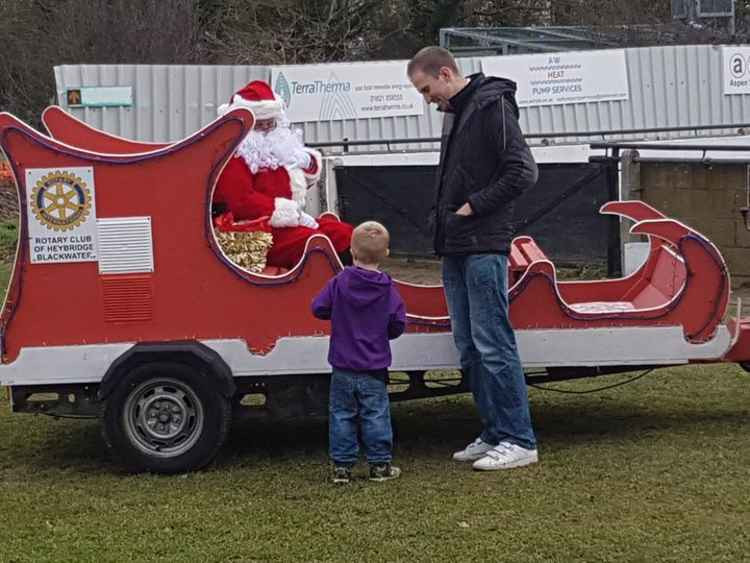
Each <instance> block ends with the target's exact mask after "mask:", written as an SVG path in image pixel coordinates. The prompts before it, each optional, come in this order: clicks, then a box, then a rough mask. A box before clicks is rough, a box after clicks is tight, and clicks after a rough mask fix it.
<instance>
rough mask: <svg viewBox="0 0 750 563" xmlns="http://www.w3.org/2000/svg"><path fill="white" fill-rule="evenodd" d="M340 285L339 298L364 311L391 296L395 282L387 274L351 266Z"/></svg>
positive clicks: (342, 275) (341, 278)
mask: <svg viewBox="0 0 750 563" xmlns="http://www.w3.org/2000/svg"><path fill="white" fill-rule="evenodd" d="M338 283H339V291H338V294H339V298H344V299H346V301H347V302H349V303H350V304H351V305H352V307H354V308H356V309H360V308H362V309H364V308H367V307H369V306H371V305H372V304H373V303H374V302H376V301H378V300H379V299H382V298H383V297H387V296H389V295H390V291H391V284H392V283H393V282H392V280H391V277H390V276H389V275H388V274H386V273H383V272H375V271H372V270H366V269H364V268H358V267H356V266H349V267H347V268H346V269H344V272H343V273H342V274H341V276H340V278H339V282H338Z"/></svg>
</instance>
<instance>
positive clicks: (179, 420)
mask: <svg viewBox="0 0 750 563" xmlns="http://www.w3.org/2000/svg"><path fill="white" fill-rule="evenodd" d="M231 414H232V411H231V407H230V404H229V401H228V400H227V398H226V397H224V396H222V395H221V393H219V392H218V391H217V389H216V386H215V385H212V379H211V377H207V376H205V375H203V374H201V373H199V372H198V370H196V368H194V367H192V366H189V365H186V364H180V363H177V362H152V363H148V364H143V365H140V366H137V367H135V368H134V369H133V370H131V371H130V372H128V373H127V374H124V375H123V377H122V378H121V381H120V382H119V383H118V385H117V386H116V387H115V388H114V390H113V391H112V393H111V395H110V396H109V397H108V399H107V403H106V406H105V409H104V426H103V431H104V439H105V441H106V443H107V446H108V447H109V449H110V450H111V451H112V453H113V455H114V456H115V457H116V458H118V459H119V460H120V461H121V462H122V463H123V464H124V465H126V466H127V467H128V468H129V469H131V470H134V471H152V472H154V473H182V472H185V471H193V470H196V469H200V468H201V467H204V466H205V465H207V464H208V463H210V462H211V461H212V460H213V459H214V457H215V456H216V454H217V453H218V451H219V448H221V445H222V444H223V443H224V440H225V439H226V437H227V434H228V432H229V426H230V422H231Z"/></svg>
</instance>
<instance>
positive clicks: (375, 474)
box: [370, 463, 401, 481]
mask: <svg viewBox="0 0 750 563" xmlns="http://www.w3.org/2000/svg"><path fill="white" fill-rule="evenodd" d="M399 475H401V470H400V469H399V468H398V467H394V466H392V465H391V464H390V463H373V464H372V465H370V481H390V480H391V479H398V477H399Z"/></svg>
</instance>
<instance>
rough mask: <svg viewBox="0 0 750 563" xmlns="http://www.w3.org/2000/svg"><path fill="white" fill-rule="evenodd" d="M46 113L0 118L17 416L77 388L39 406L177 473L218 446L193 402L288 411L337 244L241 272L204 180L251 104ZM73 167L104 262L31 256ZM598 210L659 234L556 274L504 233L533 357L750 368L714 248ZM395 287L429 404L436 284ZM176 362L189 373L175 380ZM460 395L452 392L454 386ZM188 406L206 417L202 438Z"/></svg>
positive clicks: (447, 338)
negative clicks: (7, 168)
mask: <svg viewBox="0 0 750 563" xmlns="http://www.w3.org/2000/svg"><path fill="white" fill-rule="evenodd" d="M43 120H44V123H45V125H46V127H47V129H48V131H49V132H50V134H51V137H48V136H45V135H42V134H40V133H38V132H37V131H35V130H34V129H32V128H30V127H28V126H27V125H26V124H24V123H22V122H20V121H19V120H17V119H16V118H14V117H13V116H11V115H9V114H0V147H1V148H2V150H3V151H4V152H5V154H6V155H7V156H8V159H9V161H10V164H11V167H12V170H13V174H14V177H15V180H16V184H17V188H18V194H19V201H20V209H21V225H20V242H19V247H18V251H17V256H16V261H15V266H14V269H13V274H12V278H11V282H10V286H9V288H8V293H7V296H6V301H5V305H4V308H3V311H2V317H1V323H0V330H1V336H2V340H1V342H2V365H0V383H2V384H3V385H6V386H9V387H10V388H11V393H12V396H13V399H14V409H15V410H20V411H23V410H26V411H29V410H33V409H34V407H33V406H32V404H31V401H30V400H29V398H30V397H31V396H32V395H33V394H34V393H36V392H40V391H55V392H57V391H59V390H60V389H64V390H65V392H66V393H70V394H71V395H72V396H75V397H76V401H74V402H73V406H71V405H67V406H61V405H60V401H58V402H57V403H45V402H41V403H40V404H41V405H42V407H36V408H38V409H39V408H47V409H51V410H55V412H69V411H70V409H73V412H74V413H76V414H92V413H94V414H100V413H102V412H103V414H104V418H105V429H108V436H109V439H110V443H111V444H112V445H113V447H115V448H117V449H119V450H121V451H124V452H125V454H124V456H123V457H125V458H126V461H127V462H128V463H130V464H131V465H133V466H135V467H139V468H148V469H152V470H155V471H179V470H184V469H189V468H194V467H199V466H200V465H202V464H205V463H207V462H208V461H210V459H211V458H212V457H213V455H214V454H215V449H212V448H209V447H208V446H204V447H202V448H201V447H200V444H205V443H212V441H214V442H216V441H219V442H220V441H221V436H220V434H221V433H222V432H224V431H225V429H222V428H221V427H220V426H221V425H220V421H219V422H216V425H215V427H214V426H212V425H211V424H209V422H211V420H213V419H211V420H209V418H210V417H209V414H208V411H207V410H201V409H200V408H198V406H196V405H198V404H200V405H203V404H204V403H205V404H210V405H212V409H211V412H214V410H215V409H218V410H219V411H221V412H224V410H222V409H228V408H230V407H229V405H231V403H232V401H236V400H237V398H238V397H240V398H241V396H242V395H244V394H246V393H255V392H257V393H263V394H266V395H267V396H268V401H269V406H270V407H274V406H276V407H278V408H281V409H282V410H283V409H286V408H287V407H288V406H289V404H290V403H294V405H297V404H298V403H297V402H295V401H298V402H299V404H302V403H304V401H307V400H308V399H309V396H310V393H308V392H307V391H309V386H310V385H313V384H314V385H317V384H321V385H324V382H325V379H324V377H325V374H327V373H328V370H329V367H328V365H327V362H326V352H327V338H326V337H325V334H326V332H327V330H328V325H327V324H326V323H323V322H320V321H318V320H316V319H314V318H313V317H312V315H311V314H310V313H309V306H310V302H311V300H312V298H313V297H314V295H315V294H316V293H317V292H318V291H319V290H320V288H321V287H322V286H323V285H324V284H325V282H326V281H327V280H328V279H329V278H330V277H331V276H333V275H335V273H336V272H338V271H339V270H340V269H341V268H342V265H341V263H340V262H339V259H338V257H337V254H336V253H335V251H334V249H333V247H332V246H331V243H330V241H329V240H328V239H327V238H326V237H324V236H314V237H312V238H311V239H310V240H309V241H308V244H307V248H306V250H305V253H304V256H303V259H302V260H301V261H300V263H299V264H297V266H296V267H295V268H293V269H292V270H290V271H289V272H286V273H284V274H283V275H278V276H271V275H257V274H253V273H250V272H248V271H245V270H243V269H242V268H240V267H238V266H237V265H235V264H234V263H232V262H231V261H230V260H229V259H228V258H227V257H226V256H225V255H224V254H223V252H222V251H221V249H220V247H219V246H218V244H217V242H216V239H215V236H214V233H213V228H212V224H211V220H210V213H209V206H210V201H211V195H212V190H213V187H214V184H215V181H216V178H217V176H218V174H219V173H220V171H221V170H222V167H223V166H224V164H225V163H226V161H227V160H228V159H229V158H230V156H231V155H232V153H233V152H234V150H235V148H236V146H237V145H238V143H239V142H240V141H241V139H243V138H244V136H245V135H246V133H247V132H248V131H249V130H250V128H251V127H252V124H253V116H252V114H251V113H250V112H249V111H247V110H235V111H232V112H230V113H228V114H226V115H224V116H222V117H221V118H219V119H217V120H216V121H214V122H213V123H211V124H209V125H207V126H206V127H205V128H203V129H202V130H200V131H199V132H197V133H195V134H194V135H192V136H191V137H189V138H187V139H185V140H183V141H180V142H178V143H174V144H170V145H166V144H151V143H141V142H135V141H130V140H127V139H122V138H118V137H115V136H113V135H109V134H107V133H104V132H101V131H98V130H96V129H93V128H91V127H89V126H88V125H86V124H84V123H82V122H80V121H78V120H76V119H75V118H73V117H71V116H69V115H68V114H66V113H65V112H63V111H62V110H60V109H59V108H54V107H53V108H49V109H47V110H46V111H45V113H44V116H43ZM66 170H89V171H90V174H91V178H92V182H93V186H92V187H94V188H95V206H92V207H91V210H92V211H93V210H94V209H95V215H96V216H95V219H96V221H97V229H98V231H97V232H98V254H97V258H96V259H95V260H89V261H72V262H55V263H44V261H42V262H39V260H38V259H37V260H35V259H33V258H34V257H33V256H32V253H34V252H35V242H34V237H32V236H31V235H30V228H29V226H30V222H31V221H37V220H38V216H30V213H29V209H32V208H33V209H36V211H37V213H39V211H40V206H41V207H44V205H45V202H44V200H43V198H42V199H39V200H33V201H32V200H31V199H30V197H31V196H32V195H35V197H37V198H40V197H41V196H39V185H40V184H39V183H38V182H37V184H35V185H30V183H29V182H30V180H29V179H30V178H37V177H39V176H40V175H43V174H47V176H42V177H43V178H47V177H48V175H49V174H52V175H54V174H55V173H62V172H64V171H66ZM61 189H62V188H61ZM55 197H58V198H59V199H60V201H63V200H64V199H65V197H67V196H66V195H65V193H63V192H60V193H58V194H55V193H50V195H49V198H50V200H54V198H55ZM34 205H36V207H34ZM60 205H63V203H61V204H60ZM601 211H602V212H603V213H612V214H617V215H621V216H624V217H627V218H629V219H631V220H633V221H635V225H634V226H633V227H632V229H631V232H633V233H636V234H641V235H645V236H647V237H648V238H649V240H650V253H649V256H648V258H647V260H646V261H645V262H644V264H643V265H642V266H641V267H640V268H639V269H638V270H637V271H636V272H635V273H633V274H632V275H630V276H627V277H625V278H622V279H614V280H599V281H569V282H560V281H558V280H557V279H556V275H555V267H554V265H553V264H552V263H551V262H550V261H549V260H548V259H547V258H546V256H545V255H544V253H543V251H542V250H541V249H539V247H538V246H537V245H536V244H535V242H534V241H533V239H531V238H530V237H518V238H516V239H515V240H514V241H513V243H512V248H511V254H510V260H509V262H510V280H511V283H512V285H511V287H510V300H511V308H510V310H511V320H512V323H513V326H514V327H515V329H516V334H517V339H518V344H519V349H520V353H521V358H522V361H523V363H524V365H525V366H526V367H542V368H554V367H569V368H570V367H575V368H579V367H580V368H583V367H597V368H599V367H602V368H609V369H611V370H615V369H622V370H626V369H632V368H633V367H634V366H662V365H675V364H684V363H688V362H708V361H713V362H716V361H733V362H741V363H743V365H745V366H746V363H747V362H748V361H749V360H750V323H749V322H748V321H738V320H732V321H730V322H729V323H727V324H725V323H723V322H722V318H723V316H724V314H725V312H726V309H727V305H728V302H729V293H730V283H729V274H728V272H727V269H726V266H725V264H724V261H723V259H722V257H721V254H720V253H719V251H718V250H717V248H716V247H715V246H714V245H713V244H712V243H711V242H710V241H709V240H708V239H706V238H705V237H704V236H702V235H701V234H700V233H698V232H696V231H694V230H692V229H690V228H689V227H688V226H685V225H683V224H681V223H680V222H678V221H675V220H673V219H669V218H667V217H664V216H663V215H662V214H661V213H659V212H658V211H657V210H655V209H653V208H651V207H649V206H648V205H646V204H644V203H642V202H639V201H631V202H610V203H608V204H606V205H604V206H603V208H602V210H601ZM62 215H63V213H62V212H61V213H60V216H61V217H62ZM51 224H54V222H53V223H51ZM136 227H137V228H136ZM37 228H38V225H37ZM35 236H36V235H35ZM144 256H145V261H144ZM129 257H133V258H132V261H130V258H129ZM133 264H135V266H133ZM143 264H146V266H144V265H143ZM396 283H397V284H398V288H399V291H400V292H401V294H402V296H403V298H404V300H405V302H406V307H407V313H408V326H407V334H406V335H404V336H403V337H402V338H399V339H398V340H396V341H394V346H393V352H394V354H393V355H394V363H393V367H392V369H393V371H401V372H407V373H408V374H409V375H410V379H411V384H412V385H411V386H410V388H409V390H407V392H405V394H404V395H403V397H402V398H412V397H418V396H426V395H427V394H429V393H428V389H427V388H426V387H425V386H424V382H423V379H422V377H423V375H424V373H425V372H426V371H428V370H435V369H455V368H456V367H457V358H456V353H455V348H454V346H453V342H452V337H451V334H450V322H449V319H448V316H447V312H446V305H445V301H444V297H443V292H442V288H441V287H440V286H420V285H416V284H410V283H405V282H396ZM260 321H262V322H260ZM165 365H167V366H170V365H171V366H172V367H171V368H169V369H167V368H165V367H164V366H165ZM174 366H178V367H174ZM179 366H181V367H179ZM149 369H152V370H153V371H152V372H150V371H148V370H149ZM159 369H161V370H162V371H161V372H160V371H159ZM144 370H145V372H144ZM180 370H183V371H180ZM185 370H188V371H189V370H193V372H195V373H194V374H193V375H191V376H190V377H188V375H180V374H184V373H186V372H185ZM144 373H146V375H144ZM164 373H168V374H169V375H168V376H167V375H164ZM582 373H583V372H582ZM134 374H135V375H134ZM175 374H177V375H175ZM196 374H199V375H196ZM199 376H200V377H203V378H208V380H209V381H212V382H213V385H212V386H211V387H210V389H203V388H202V387H201V386H200V385H199V384H193V383H191V382H193V381H195V379H194V378H200V377H199ZM139 378H140V379H139ZM191 378H192V379H191ZM144 381H145V383H144ZM154 382H156V383H154ZM276 383H279V385H276V386H274V385H275V384H276ZM300 383H302V384H304V385H308V387H307V388H306V389H307V391H305V392H303V393H301V394H300V395H293V396H294V397H296V398H295V399H293V400H292V401H289V400H288V397H289V396H288V395H284V393H287V392H290V393H294V391H290V390H291V389H293V388H294V387H295V385H296V384H300ZM149 385H151V386H150V387H149ZM144 386H145V387H144ZM143 389H145V390H143ZM154 389H157V390H158V391H154ZM280 389H283V391H279V394H278V395H274V394H273V392H272V390H280ZM463 390H465V386H464V385H460V386H458V387H457V388H455V389H454V390H453V391H463ZM446 392H450V391H446ZM154 393H157V394H158V396H159V397H161V399H159V401H158V404H160V405H164V404H166V405H168V406H169V407H170V408H172V409H177V411H175V412H179V413H180V415H179V416H177V418H178V419H179V423H174V422H171V423H169V424H174V425H179V424H183V425H184V424H186V422H185V420H186V419H189V418H190V416H189V415H190V414H191V413H192V416H193V418H192V420H193V426H192V427H191V428H187V429H185V430H180V431H179V432H178V431H177V430H175V431H174V432H175V435H174V436H173V435H172V434H169V429H170V428H172V427H171V426H169V424H167V423H164V424H165V426H164V427H165V428H166V430H164V431H161V430H160V428H161V423H160V422H158V420H160V419H159V418H155V419H152V418H149V417H151V415H152V414H153V413H154V412H156V410H155V409H152V410H149V409H150V408H151V407H150V406H149V407H148V408H147V406H148V405H151V404H152V403H151V402H149V401H154V399H153V396H154ZM159 393H160V394H159ZM134 394H135V395H136V396H135V398H134V396H133V395H134ZM316 396H318V395H316ZM191 397H195V398H193V399H190V398H191ZM277 397H281V398H277ZM284 397H286V398H284ZM189 399H190V400H189ZM191 401H192V402H191ZM282 403H283V404H282ZM154 404H156V403H154ZM191 405H192V407H191ZM308 407H310V408H307V409H306V410H307V411H308V412H309V411H315V409H316V408H318V410H320V405H316V404H312V405H309V404H308ZM201 408H202V407H201ZM59 409H63V410H62V411H61V410H59ZM64 409H68V410H67V411H66V410H64ZM76 409H77V410H76ZM129 409H130V410H129ZM199 412H200V413H203V414H202V415H201V416H203V417H204V418H203V419H201V420H200V428H199V429H198V426H199V425H198V422H196V421H197V420H199V418H200V417H199V416H198V414H197V413H199ZM157 414H158V413H157ZM155 416H156V415H155ZM159 416H161V415H159ZM153 420H156V421H157V422H153ZM170 420H171V419H170ZM123 421H124V422H123ZM152 423H153V424H152ZM180 428H182V427H180ZM212 429H213V430H212ZM206 433H208V434H206ZM196 444H197V445H196ZM165 452H166V453H165ZM170 452H171V453H170Z"/></svg>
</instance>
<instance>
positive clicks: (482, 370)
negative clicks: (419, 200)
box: [443, 254, 536, 449]
mask: <svg viewBox="0 0 750 563" xmlns="http://www.w3.org/2000/svg"><path fill="white" fill-rule="evenodd" d="M507 264H508V259H507V257H506V256H504V255H502V254H473V255H467V256H446V257H444V258H443V286H444V287H445V297H446V299H447V301H448V311H449V313H450V316H451V325H452V327H453V338H454V340H455V342H456V347H457V348H458V353H459V357H460V362H461V369H462V370H463V372H464V376H465V377H468V380H469V386H470V388H471V392H472V393H473V395H474V402H475V403H476V406H477V410H478V411H479V417H480V419H481V421H482V426H483V430H482V434H481V435H480V438H482V440H483V441H484V442H486V443H488V444H492V445H496V444H498V443H499V442H501V441H508V442H511V443H514V444H517V445H519V446H521V447H523V448H528V449H534V448H536V438H535V437H534V430H533V428H532V426H531V415H530V414H529V397H528V392H527V390H526V382H525V380H524V374H523V368H522V367H521V360H520V358H519V356H518V349H517V347H516V338H515V336H514V334H513V328H512V327H511V325H510V319H509V318H508V270H507Z"/></svg>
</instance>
